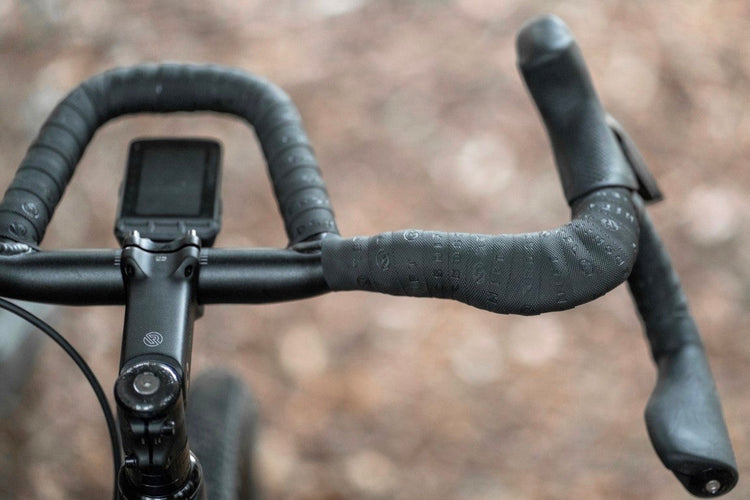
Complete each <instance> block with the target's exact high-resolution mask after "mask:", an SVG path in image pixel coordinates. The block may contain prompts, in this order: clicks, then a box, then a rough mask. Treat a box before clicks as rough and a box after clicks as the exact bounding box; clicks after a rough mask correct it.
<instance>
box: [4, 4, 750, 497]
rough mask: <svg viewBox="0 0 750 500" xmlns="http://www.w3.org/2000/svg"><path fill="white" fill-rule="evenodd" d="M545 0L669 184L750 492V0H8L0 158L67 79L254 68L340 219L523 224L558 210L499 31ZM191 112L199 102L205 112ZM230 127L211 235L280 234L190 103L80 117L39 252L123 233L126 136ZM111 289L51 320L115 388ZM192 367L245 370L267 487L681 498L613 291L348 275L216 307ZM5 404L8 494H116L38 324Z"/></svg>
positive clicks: (21, 142) (243, 145)
mask: <svg viewBox="0 0 750 500" xmlns="http://www.w3.org/2000/svg"><path fill="white" fill-rule="evenodd" d="M543 12H554V13H556V14H558V15H559V16H561V17H562V18H563V19H564V20H565V21H566V22H567V23H568V24H569V25H570V26H571V28H572V29H573V31H574V33H575V34H576V36H577V38H578V40H579V43H580V45H581V46H582V49H583V52H584V54H585V56H586V58H587V61H588V63H589V65H590V68H591V71H592V73H593V76H594V81H595V84H596V85H597V87H598V89H599V92H600V95H601V96H602V98H603V101H604V102H605V105H606V106H607V107H608V109H609V110H610V111H611V112H612V113H613V114H614V115H615V116H617V117H618V119H619V120H620V121H621V122H622V123H624V124H625V125H626V126H627V128H628V130H629V131H630V133H631V134H632V135H633V137H634V138H635V139H636V141H637V142H638V144H639V145H640V147H641V149H642V151H643V153H644V155H645V157H646V158H647V160H648V161H649V163H650V165H651V168H652V169H653V171H654V173H655V175H656V177H657V179H658V180H659V182H660V184H661V187H662V189H663V191H664V192H665V193H666V196H667V201H666V202H665V203H663V204H661V205H658V206H656V207H654V208H653V209H652V211H651V213H652V215H653V217H654V219H655V220H656V223H657V225H658V228H659V230H660V232H661V234H662V236H663V237H664V239H665V240H666V244H667V246H668V248H669V249H670V250H671V252H672V254H673V256H674V260H675V263H676V265H677V268H678V270H679V271H680V273H681V276H682V278H683V281H684V284H685V287H686V290H687V293H688V295H689V297H690V300H691V303H692V306H693V311H694V313H695V314H696V316H697V319H698V323H699V324H700V326H701V328H702V333H703V335H704V337H705V342H706V346H707V351H708V353H709V356H710V360H711V363H712V367H713V370H714V373H715V375H716V379H717V383H718V386H719V390H720V393H721V395H722V397H723V402H724V410H725V413H726V418H727V422H728V425H729V429H730V433H731V436H732V438H733V440H734V444H735V449H736V453H737V458H738V462H739V464H740V469H741V473H742V474H744V475H745V478H744V479H741V482H740V484H739V485H738V487H737V488H736V490H735V492H734V493H732V494H730V495H729V497H728V498H735V499H739V498H748V497H750V486H748V481H747V478H748V477H750V427H749V426H748V424H747V422H748V420H750V398H749V397H748V390H747V385H748V380H750V344H749V343H748V342H747V340H746V335H747V332H746V329H747V325H748V324H749V323H750V308H748V305H750V250H749V249H750V221H749V219H748V213H750V199H749V198H748V196H747V192H748V189H749V188H750V170H748V167H747V159H748V158H749V157H750V90H748V87H749V83H750V50H749V49H748V47H750V7H749V6H748V3H747V2H745V1H744V0H743V1H732V0H725V1H722V2H704V1H688V2H685V1H661V2H647V1H632V0H627V1H626V0H621V1H616V0H609V1H601V2H575V1H523V2H522V1H500V0H497V1H490V0H454V1H451V0H432V1H430V0H401V1H396V0H391V1H376V0H370V1H368V0H277V1H261V0H254V1H232V0H217V1H213V2H207V1H194V0H164V1H159V2H157V1H148V0H131V1H129V2H121V1H117V0H99V1H97V2H72V1H66V0H23V1H22V0H0V68H2V69H1V70H0V130H1V133H0V151H2V158H1V159H0V181H2V183H3V185H7V183H8V182H9V181H10V178H11V176H12V172H14V170H15V168H16V166H17V164H18V163H19V162H20V160H21V158H22V156H23V154H24V151H25V148H26V146H27V145H28V144H29V142H30V141H31V140H32V138H33V136H34V135H35V132H36V130H37V129H38V127H39V126H40V125H41V123H42V121H43V119H44V117H45V116H46V115H47V114H48V113H49V111H50V110H51V109H52V107H53V106H54V104H55V103H56V102H57V100H58V99H60V98H61V97H62V96H63V95H64V94H65V93H67V92H68V91H69V90H70V89H71V88H72V87H73V86H74V85H76V84H77V83H78V82H79V81H81V80H82V79H84V78H86V77H88V76H90V75H92V74H94V73H97V72H99V71H102V70H104V69H107V68H109V67H111V66H116V65H125V64H131V63H137V62H143V61H158V60H180V61H195V62H217V63H223V64H229V65H234V66H239V67H241V68H244V69H246V70H249V71H253V72H257V73H260V74H263V75H265V76H267V77H269V78H270V79H272V80H274V81H276V82H277V83H279V84H280V85H281V86H282V87H284V88H285V89H286V90H287V91H288V92H289V93H290V94H291V95H292V97H293V98H294V99H295V101H296V102H297V104H298V105H299V107H300V110H301V112H302V115H303V117H304V118H305V121H306V124H307V126H308V130H309V133H310V136H311V138H312V140H313V144H314V145H315V146H316V150H317V154H318V157H319V160H320V164H321V167H322V169H323V173H324V177H325V178H326V180H327V182H328V187H329V191H330V195H331V199H332V202H333V204H334V208H335V209H336V213H337V216H338V222H339V227H340V228H341V231H342V234H345V235H348V236H351V235H355V234H374V233H376V232H380V231H385V230H392V229H402V228H408V227H420V228H428V229H442V230H461V231H470V232H517V231H532V230H539V229H543V228H548V227H552V226H554V225H557V224H561V223H563V222H564V221H566V220H567V218H568V209H567V206H566V204H565V202H564V199H563V197H562V194H561V189H560V188H559V186H558V181H557V175H556V173H555V170H554V167H553V163H552V157H551V154H550V152H549V149H548V143H547V139H546V136H545V135H544V133H543V130H542V127H541V124H540V121H539V119H538V117H537V115H536V112H535V111H534V110H533V108H532V105H531V103H530V101H529V99H528V98H527V96H526V93H525V90H524V88H523V85H522V83H521V81H520V79H519V77H518V75H517V71H516V69H515V62H514V59H515V56H514V48H513V44H514V34H515V31H516V30H517V29H518V28H519V27H520V26H521V24H522V23H523V21H524V20H525V19H526V18H528V17H530V16H532V15H536V14H540V13H543ZM199 118H200V119H199ZM173 133H178V134H183V135H209V136H215V137H219V138H221V139H222V141H223V143H224V146H225V164H224V165H225V177H224V190H223V197H224V207H225V211H224V230H223V233H222V235H220V237H219V240H218V242H217V245H221V246H258V245H260V246H283V245H285V243H286V242H285V238H284V233H283V228H282V225H281V223H280V219H279V217H278V215H277V213H276V207H275V204H274V202H273V200H272V198H271V194H270V189H269V186H268V182H267V179H266V174H265V171H264V165H263V162H262V160H261V158H260V155H259V153H258V151H257V148H256V145H255V143H254V141H252V140H249V138H250V137H251V135H250V132H249V130H247V128H246V127H245V126H244V125H243V124H241V123H239V122H237V121H234V120H229V119H224V118H216V117H208V116H200V117H198V116H177V117H170V118H150V117H149V118H139V119H130V120H120V121H117V122H115V123H112V124H110V125H108V126H107V127H106V128H104V129H103V130H102V131H101V132H100V133H99V134H98V135H97V138H96V140H95V141H94V143H93V144H92V146H91V147H90V148H89V149H88V152H87V153H86V156H85V157H84V160H83V162H82V164H81V165H80V167H79V170H78V172H77V174H76V177H75V178H74V181H75V182H74V183H73V184H72V185H71V187H70V188H69V189H68V192H67V196H66V198H65V199H64V200H63V202H62V204H61V206H60V208H59V210H58V211H57V213H56V215H55V218H54V219H53V222H52V225H51V228H50V230H49V231H48V234H47V237H46V239H45V241H44V247H45V248H55V247H113V246H115V245H116V242H115V240H114V237H113V236H112V226H113V220H114V214H115V205H116V203H115V199H116V192H117V186H118V184H119V182H120V179H121V172H122V168H123V166H124V163H125V158H126V149H127V143H128V141H129V140H130V139H131V138H133V137H136V136H141V135H165V134H173ZM122 312H123V311H122V309H121V308H116V307H112V308H99V309H93V308H76V309H60V311H59V315H58V317H57V318H56V321H55V323H56V324H57V326H58V327H59V328H60V329H61V330H62V331H63V332H64V334H66V335H67V336H68V338H69V339H70V340H71V341H72V342H73V343H74V344H75V345H76V346H77V347H78V348H79V349H80V350H81V352H82V353H83V354H84V356H85V357H86V358H87V359H88V360H89V362H90V363H91V365H92V366H93V368H94V370H95V371H96V373H97V374H98V376H99V377H100V379H101V381H102V383H103V385H104V386H105V388H106V389H107V390H108V391H111V387H112V384H113V381H114V379H115V376H116V369H117V360H118V355H119V347H120V334H121V328H122V326H121V325H122ZM193 359H194V373H197V372H198V371H199V370H200V369H201V368H205V367H209V366H216V365H221V366H226V367H229V368H232V369H233V370H236V371H237V372H240V373H241V374H242V375H243V376H244V378H245V379H246V380H247V382H248V383H249V384H250V385H251V386H252V387H253V390H254V391H255V394H256V395H257V397H258V399H259V400H260V402H261V409H262V425H263V427H262V433H261V438H260V445H259V449H258V453H259V463H260V469H261V470H262V472H263V486H264V488H265V492H266V496H267V498H294V499H338V498H399V499H413V498H435V499H454V498H458V499H506V498H508V499H516V498H525V499H547V498H552V499H563V498H572V497H576V498H584V499H596V498H623V499H630V498H633V499H635V498H658V499H672V498H684V497H686V496H687V495H686V493H684V490H683V489H682V487H681V486H680V485H679V484H678V482H677V481H676V480H675V479H674V478H673V477H672V475H671V473H669V472H668V471H667V470H665V469H664V468H663V467H662V466H661V464H660V462H659V460H658V459H657V457H656V456H655V454H654V453H653V451H652V449H651V445H650V443H649V441H648V437H647V435H646V430H645V425H644V423H643V417H642V412H643V408H644V406H645V403H646V400H647V398H648V395H649V394H650V391H651V389H652V387H653V384H654V376H655V371H654V368H653V366H652V364H651V360H650V357H649V353H648V351H647V349H646V346H645V343H644V342H643V340H642V338H641V332H640V326H639V324H638V321H637V319H636V316H635V314H634V311H633V307H632V305H631V303H630V298H629V296H628V294H627V290H626V289H625V288H624V287H620V288H618V289H617V290H615V291H613V292H612V293H610V294H608V295H607V296H605V297H604V298H602V299H601V300H598V301H596V302H594V303H592V304H588V305H585V306H582V307H579V308H577V309H575V310H574V311H570V312H564V313H557V314H549V315H545V316H541V317H532V318H520V317H503V316H496V315H492V314H490V313H486V312H483V311H479V310H474V309H472V308H469V307H466V306H463V305H461V304H457V303H449V302H444V301H437V300H417V299H403V298H401V299H397V298H392V297H387V296H374V295H366V294H362V293H349V294H337V295H329V296H326V297H321V298H318V299H315V300H310V301H306V302H299V303H290V304H282V305H272V306H263V307H250V306H246V307H245V306H227V307H212V308H210V309H208V310H207V313H206V316H205V317H204V318H203V319H202V320H201V321H200V322H199V324H198V325H197V328H196V335H195V350H194V357H193ZM0 423H1V425H0V427H1V428H0V497H2V498H39V499H63V498H65V499H68V498H69V499H100V498H106V497H107V496H108V495H109V488H110V484H111V470H110V467H111V466H110V451H109V448H108V446H109V445H108V441H107V438H106V433H105V432H106V431H105V426H104V421H103V419H102V417H101V415H100V412H99V409H98V407H97V406H96V403H95V400H94V398H93V395H92V394H91V391H90V389H89V388H88V386H87V385H86V383H85V382H84V381H83V378H82V377H81V375H80V374H79V373H78V372H77V370H76V368H75V367H74V365H73V363H72V362H70V360H69V359H67V358H66V357H65V356H64V355H63V354H62V353H61V351H60V350H59V349H58V348H56V347H54V346H53V345H52V344H51V343H49V342H47V343H46V344H45V347H44V348H43V350H42V352H41V357H40V362H39V364H38V365H37V366H36V369H35V371H34V373H33V376H32V379H31V380H30V386H29V390H28V391H27V393H26V394H25V396H24V399H23V402H22V405H21V408H20V409H18V410H17V411H15V412H14V413H13V414H11V415H10V416H8V417H5V418H4V419H3V420H2V421H1V422H0Z"/></svg>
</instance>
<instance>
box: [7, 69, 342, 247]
mask: <svg viewBox="0 0 750 500" xmlns="http://www.w3.org/2000/svg"><path fill="white" fill-rule="evenodd" d="M177 111H216V112H221V113H229V114H233V115H236V116H238V117H240V118H243V119H245V120H246V121H247V122H249V123H250V125H252V126H253V127H254V128H255V132H256V134H257V136H258V140H259V142H260V145H261V147H262V149H263V153H264V155H265V158H266V161H267V163H268V170H269V173H270V177H271V181H272V183H273V187H274V191H275V194H276V199H277V201H278V203H279V208H280V210H281V214H282V216H283V218H284V223H285V226H286V232H287V235H288V237H289V241H290V244H295V243H299V242H301V241H304V240H307V239H311V238H313V237H315V236H317V235H321V234H324V233H334V234H336V233H338V230H337V229H336V223H335V221H334V216H333V211H332V210H331V205H330V202H329V199H328V193H327V192H326V189H325V185H324V184H323V180H322V178H321V175H320V170H319V168H318V164H317V161H316V159H315V155H314V154H313V150H312V147H311V146H310V143H309V140H308V138H307V135H306V133H305V131H304V129H303V126H302V122H301V119H300V116H299V113H298V112H297V109H296V108H295V106H294V104H293V103H292V102H291V100H290V99H289V97H288V96H287V95H286V94H285V93H284V91H283V90H281V89H280V88H278V87H277V86H275V85H274V84H272V83H270V82H268V81H266V80H264V79H262V78H259V77H257V76H253V75H251V74H248V73H246V72H244V71H241V70H238V69H233V68H226V67H221V66H208V65H207V66H198V65H182V64H144V65H139V66H134V67H130V68H119V69H114V70H110V71H107V72H105V73H102V74H99V75H96V76H94V77H92V78H90V79H88V80H86V81H85V82H83V83H82V84H81V85H80V86H79V87H78V88H76V89H75V90H73V91H72V92H71V93H70V94H69V95H68V96H67V97H66V98H65V99H64V100H63V101H62V102H60V104H58V106H57V107H56V108H55V110H54V111H53V112H52V114H51V115H50V117H49V118H48V119H47V121H46V122H45V124H44V125H43V126H42V129H41V130H40V131H39V135H38V136H37V138H36V140H35V141H34V143H33V144H32V145H31V146H30V147H29V150H28V152H27V153H26V156H25V158H24V159H23V161H22V162H21V166H20V167H19V169H18V172H17V173H16V176H15V178H14V180H13V182H12V183H11V185H10V187H9V188H8V190H7V191H6V193H5V197H4V199H3V201H2V203H0V236H2V237H6V238H9V239H11V240H14V241H17V242H23V243H32V244H38V243H39V242H40V241H41V240H42V237H43V236H44V232H45V230H46V227H47V224H48V222H49V220H50V218H51V217H52V214H53V212H54V210H55V207H56V206H57V203H58V202H59V200H60V197H61V196H62V194H63V191H64V190H65V186H66V185H67V183H68V181H69V180H70V178H71V176H72V175H73V171H74V169H75V167H76V165H77V164H78V161H79V160H80V159H81V156H82V155H83V152H84V149H85V148H86V146H87V144H88V143H89V141H90V140H91V138H92V137H93V135H94V133H95V132H96V130H97V129H98V128H99V127H101V126H102V125H103V124H104V123H105V122H107V121H108V120H110V119H113V118H116V117H118V116H121V115H125V114H131V113H141V112H154V113H171V112H177Z"/></svg>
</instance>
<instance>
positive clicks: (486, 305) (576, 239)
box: [0, 16, 737, 496]
mask: <svg viewBox="0 0 750 500" xmlns="http://www.w3.org/2000/svg"><path fill="white" fill-rule="evenodd" d="M517 52H518V59H519V69H520V72H521V74H522V76H523V78H524V80H525V82H526V85H527V87H528V89H529V91H530V93H531V96H532V98H533V100H534V102H535V104H536V106H537V108H538V109H539V111H540V114H541V117H542V119H543V121H544V125H545V127H546V129H547V133H548V135H549V138H550V142H551V145H552V149H553V151H554V155H555V162H556V165H557V169H558V173H559V175H560V179H561V181H562V185H563V191H564V194H565V197H566V199H567V201H568V204H569V206H570V207H571V210H572V220H571V222H570V223H568V224H565V225H563V226H561V227H559V228H557V229H554V230H550V231H541V232H537V233H527V234H517V235H480V234H465V233H445V232H437V231H421V230H407V231H400V232H392V233H383V234H380V235H376V236H373V237H357V238H341V237H340V236H338V230H337V228H336V223H335V220H334V216H333V211H332V210H331V207H330V202H329V200H328V194H327V192H326V189H325V185H324V184H323V180H322V178H321V176H320V171H319V169H318V166H317V163H316V160H315V157H314V155H313V152H312V148H311V147H310V145H309V142H308V139H307V136H306V133H305V131H304V129H303V127H302V124H301V119H300V117H299V114H298V112H297V110H296V109H295V107H294V105H293V104H292V103H291V101H290V100H289V98H288V97H287V95H286V94H285V93H284V92H283V91H282V90H280V89H279V88H278V87H276V86H274V85H273V84H271V83H269V82H267V81H265V80H262V79H260V78H258V77H255V76H252V75H248V74H246V73H244V72H241V71H239V70H234V69H228V68H222V67H218V66H190V65H188V66H183V65H174V64H169V65H144V66H136V67H133V68H125V69H116V70H112V71H109V72H106V73H103V74H101V75H98V76H94V77H92V78H91V79H89V80H87V81H86V82H84V83H83V84H81V85H80V86H79V87H78V88H77V89H75V90H74V91H73V92H71V94H69V95H68V96H67V97H66V98H65V99H64V100H63V101H62V102H61V103H60V104H59V105H58V106H57V108H56V109H55V110H54V111H53V113H52V115H51V116H50V117H49V119H48V120H47V121H46V122H45V124H44V126H43V127H42V129H41V131H40V133H39V135H38V137H37V139H36V140H35V141H34V143H33V144H32V145H31V147H30V148H29V150H28V152H27V154H26V157H25V158H24V159H23V161H22V163H21V166H20V167H19V170H18V172H17V174H16V177H15V178H14V180H13V182H12V184H11V185H10V187H9V188H8V190H7V191H6V193H5V197H4V199H3V201H2V203H0V295H5V296H8V297H13V298H19V299H25V300H36V301H46V302H56V303H64V304H78V305H84V304H90V305H96V304H123V303H125V301H126V294H125V287H124V284H123V277H122V272H121V269H120V259H121V252H120V251H118V250H95V251H72V252H37V251H35V250H36V248H35V247H36V245H38V243H39V242H40V241H41V239H42V237H43V236H44V232H45V229H46V227H47V224H48V222H49V220H50V218H51V217H52V214H53V212H54V210H55V207H56V205H57V203H58V201H59V200H60V197H61V196H62V193H63V191H64V189H65V186H66V185H67V183H68V181H69V180H70V178H71V176H72V174H73V171H74V169H75V166H76V164H77V163H78V161H79V160H80V158H81V156H82V154H83V151H84V149H85V147H86V145H87V144H88V142H89V141H90V140H91V138H92V137H93V135H94V133H95V132H96V130H97V128H98V127H100V126H101V125H102V124H104V123H105V122H106V121H108V120H110V119H112V118H115V117H117V116H121V115H124V114H129V113H137V112H146V111H148V112H159V113H167V112H174V111H217V112H223V113H230V114H234V115H237V116H240V117H242V118H244V119H245V120H247V121H248V122H249V124H250V125H252V126H253V127H255V131H256V134H257V136H258V140H259V142H260V145H261V148H262V150H263V153H264V155H265V157H266V160H267V163H268V170H269V174H270V177H271V181H272V184H273V188H274V192H275V194H276V198H277V202H278V205H279V208H280V211H281V214H282V217H283V219H284V223H285V226H286V231H287V235H288V237H289V242H290V244H289V248H287V249H283V250H282V249H244V250H238V249H228V250H225V249H212V248H207V249H202V250H201V251H200V269H199V271H198V284H197V301H198V302H199V303H201V304H210V303H263V302H275V301H281V300H291V299H298V298H303V297H309V296H313V295H317V294H321V293H325V292H327V291H336V290H354V289H357V290H369V291H378V292H383V293H388V294H393V295H412V296H421V297H423V296H430V297H442V298H452V299H455V300H459V301H462V302H465V303H467V304H470V305H472V306H475V307H478V308H482V309H486V310H489V311H493V312H498V313H513V314H539V313H542V312H546V311H553V310H562V309H568V308H571V307H574V306H576V305H578V304H581V303H584V302H588V301H590V300H593V299H594V298H596V297H598V296H600V295H602V294H604V293H606V292H607V291H609V290H611V289H612V288H614V287H615V286H617V285H619V284H620V283H622V282H623V281H624V280H626V279H628V277H629V280H630V281H629V283H630V287H631V291H632V293H633V297H634V299H635V301H636V303H637V305H638V309H639V312H640V314H641V315H642V316H643V319H644V325H645V327H646V332H647V337H648V340H649V342H650V343H651V346H652V352H653V354H654V360H655V361H656V363H657V366H658V369H659V378H658V382H657V386H656V388H655V390H654V393H653V395H652V397H651V400H650V401H649V404H648V408H647V412H646V418H647V424H648V429H649V433H650V436H651V439H652V442H653V444H654V447H655V448H656V450H657V453H658V454H659V456H660V457H661V459H662V461H663V462H664V464H665V465H666V466H667V467H668V468H670V469H672V470H673V471H674V472H675V474H676V475H677V476H678V478H679V479H680V480H681V481H682V482H683V483H684V484H685V486H686V487H687V488H688V490H690V491H691V493H693V494H696V495H699V496H703V495H709V494H711V495H712V494H717V493H723V492H726V491H728V490H729V489H731V488H732V486H733V485H734V484H735V483H736V479H737V472H736V464H735V463H734V456H733V453H732V449H731V444H730V443H729V439H728V434H727V431H726V427H725V425H724V421H723V416H722V414H721V406H720V404H719V401H718V397H717V395H716V390H715V387H714V385H713V380H712V378H711V374H710V370H709V368H708V363H707V360H706V358H705V353H704V352H703V348H702V345H701V343H700V339H699V336H698V333H697V329H696V327H695V324H694V322H693V320H692V318H691V317H690V314H689V311H688V310H687V305H686V301H685V298H684V295H683V293H682V291H681V288H680V286H679V281H678V279H677V277H676V274H675V273H674V271H673V270H672V268H671V264H670V263H669V259H668V257H667V255H666V253H665V252H664V249H663V247H662V246H661V243H660V242H659V240H658V237H657V236H656V234H655V232H654V229H653V227H652V226H651V223H650V221H649V220H648V218H647V216H646V214H645V211H644V210H643V207H642V200H641V198H640V196H639V195H638V194H637V193H636V191H637V190H638V189H639V188H643V186H642V184H643V183H642V181H640V180H639V179H637V178H636V175H634V172H633V168H632V166H631V165H630V163H629V161H628V159H627V158H626V156H625V155H624V154H623V150H622V146H621V145H620V143H618V139H617V138H616V137H615V135H614V134H613V132H612V130H611V129H610V127H609V125H608V123H607V118H606V115H605V113H604V110H603V108H602V106H601V104H600V102H599V100H598V98H597V96H596V92H595V91H594V88H593V85H592V83H591V79H590V77H589V74H588V71H587V69H586V66H585V63H584V61H583V57H582V55H581V52H580V50H579V48H578V46H577V45H576V43H575V41H574V39H573V37H572V35H571V34H570V32H569V31H568V29H567V27H566V26H565V25H564V24H563V23H562V21H560V20H559V19H557V18H555V17H552V16H544V17H541V18H536V19H534V20H532V21H531V22H529V23H527V24H526V25H525V26H524V28H523V29H522V30H521V31H520V33H519V36H518V39H517ZM643 174H644V172H641V175H643ZM645 174H648V172H645ZM654 188H655V186H650V189H646V190H645V191H642V192H650V193H656V192H658V191H654ZM641 226H642V227H643V228H642V229H641ZM3 239H5V240H6V241H5V242H3ZM318 240H319V241H318ZM639 247H640V254H639ZM714 480H715V481H717V483H716V484H719V485H720V488H721V489H719V490H716V492H714V493H712V491H709V489H707V488H708V486H707V485H708V484H711V482H712V481H714ZM714 486H715V484H714Z"/></svg>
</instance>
